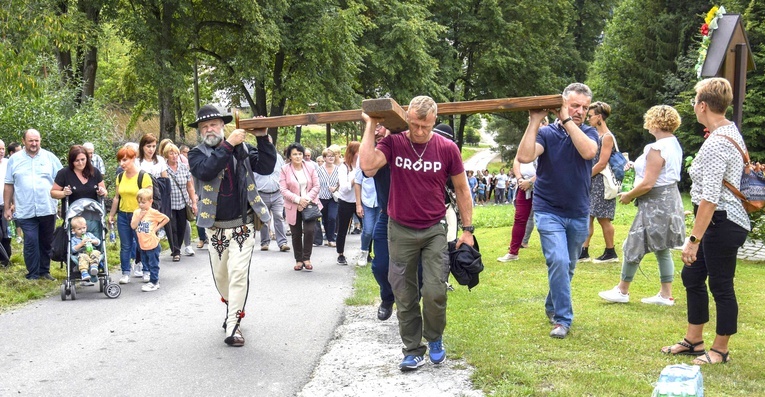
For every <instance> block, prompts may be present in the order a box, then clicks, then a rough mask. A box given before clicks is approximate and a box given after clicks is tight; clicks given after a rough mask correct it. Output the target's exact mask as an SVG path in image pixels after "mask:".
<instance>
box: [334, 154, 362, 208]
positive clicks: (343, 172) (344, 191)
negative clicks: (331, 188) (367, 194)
mask: <svg viewBox="0 0 765 397" xmlns="http://www.w3.org/2000/svg"><path fill="white" fill-rule="evenodd" d="M357 170H358V168H354V169H352V170H349V169H348V166H347V165H345V163H342V164H340V165H339V166H337V179H338V181H339V182H340V189H338V191H337V192H338V194H339V198H340V200H343V201H345V202H346V203H355V202H356V192H354V191H353V184H354V183H355V179H356V171H357Z"/></svg>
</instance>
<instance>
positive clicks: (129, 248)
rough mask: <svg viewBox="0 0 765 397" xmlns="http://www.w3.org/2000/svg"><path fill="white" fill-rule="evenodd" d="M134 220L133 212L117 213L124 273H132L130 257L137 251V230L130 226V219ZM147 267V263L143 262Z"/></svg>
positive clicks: (121, 266) (121, 261)
mask: <svg viewBox="0 0 765 397" xmlns="http://www.w3.org/2000/svg"><path fill="white" fill-rule="evenodd" d="M132 220H133V213H131V212H122V211H120V212H118V213H117V233H118V234H119V235H120V268H121V269H122V274H124V275H130V257H131V255H132V253H134V252H135V249H136V246H135V244H136V243H135V241H136V235H135V230H133V228H131V227H130V221H132ZM143 267H144V269H146V264H143Z"/></svg>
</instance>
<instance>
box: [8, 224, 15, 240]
mask: <svg viewBox="0 0 765 397" xmlns="http://www.w3.org/2000/svg"><path fill="white" fill-rule="evenodd" d="M8 236H10V237H11V238H16V222H14V221H10V222H8Z"/></svg>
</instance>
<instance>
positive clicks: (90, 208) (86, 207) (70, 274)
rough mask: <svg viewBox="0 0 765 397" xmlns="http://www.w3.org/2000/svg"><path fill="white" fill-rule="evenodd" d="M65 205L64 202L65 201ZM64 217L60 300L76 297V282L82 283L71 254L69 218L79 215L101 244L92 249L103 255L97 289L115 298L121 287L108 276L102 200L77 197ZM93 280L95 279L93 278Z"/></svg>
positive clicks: (120, 291) (99, 266)
mask: <svg viewBox="0 0 765 397" xmlns="http://www.w3.org/2000/svg"><path fill="white" fill-rule="evenodd" d="M65 205H66V202H65ZM67 207H68V208H67V210H66V217H65V218H64V229H65V230H66V236H67V238H66V247H67V255H66V279H65V280H64V283H63V284H61V300H64V301H65V300H66V297H67V296H71V297H72V300H75V299H77V289H76V285H77V283H82V282H83V281H82V279H81V278H80V271H79V269H78V264H77V259H76V257H73V256H72V252H71V250H72V247H71V244H70V242H71V238H72V231H71V224H70V222H71V220H72V218H74V217H77V216H81V217H83V218H85V222H86V223H87V225H88V226H87V227H88V232H90V233H93V235H94V236H96V237H97V238H98V239H99V240H101V244H99V245H98V246H97V247H93V249H97V250H99V251H100V252H101V253H102V254H103V255H102V256H101V262H100V263H99V265H98V276H94V277H98V290H99V292H103V293H104V294H105V295H106V296H107V297H109V298H112V299H115V298H117V297H119V296H120V294H121V293H122V288H120V286H119V284H117V283H114V282H112V280H111V277H109V265H108V263H107V259H106V243H105V241H104V240H105V238H104V237H105V236H106V224H105V223H104V206H103V201H101V202H98V201H95V200H92V199H87V198H83V199H79V200H77V201H75V202H73V203H71V204H69V205H68V206H67ZM94 281H95V280H94Z"/></svg>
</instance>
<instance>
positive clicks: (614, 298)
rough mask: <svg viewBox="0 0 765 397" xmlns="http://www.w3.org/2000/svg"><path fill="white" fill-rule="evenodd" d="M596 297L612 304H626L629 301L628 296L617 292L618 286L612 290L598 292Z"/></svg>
mask: <svg viewBox="0 0 765 397" xmlns="http://www.w3.org/2000/svg"><path fill="white" fill-rule="evenodd" d="M598 296H600V297H601V298H603V299H605V300H607V301H609V302H614V303H627V302H629V301H630V294H629V293H627V294H623V293H622V291H620V290H619V286H618V285H617V286H616V287H614V289H610V290H608V291H602V292H598Z"/></svg>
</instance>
